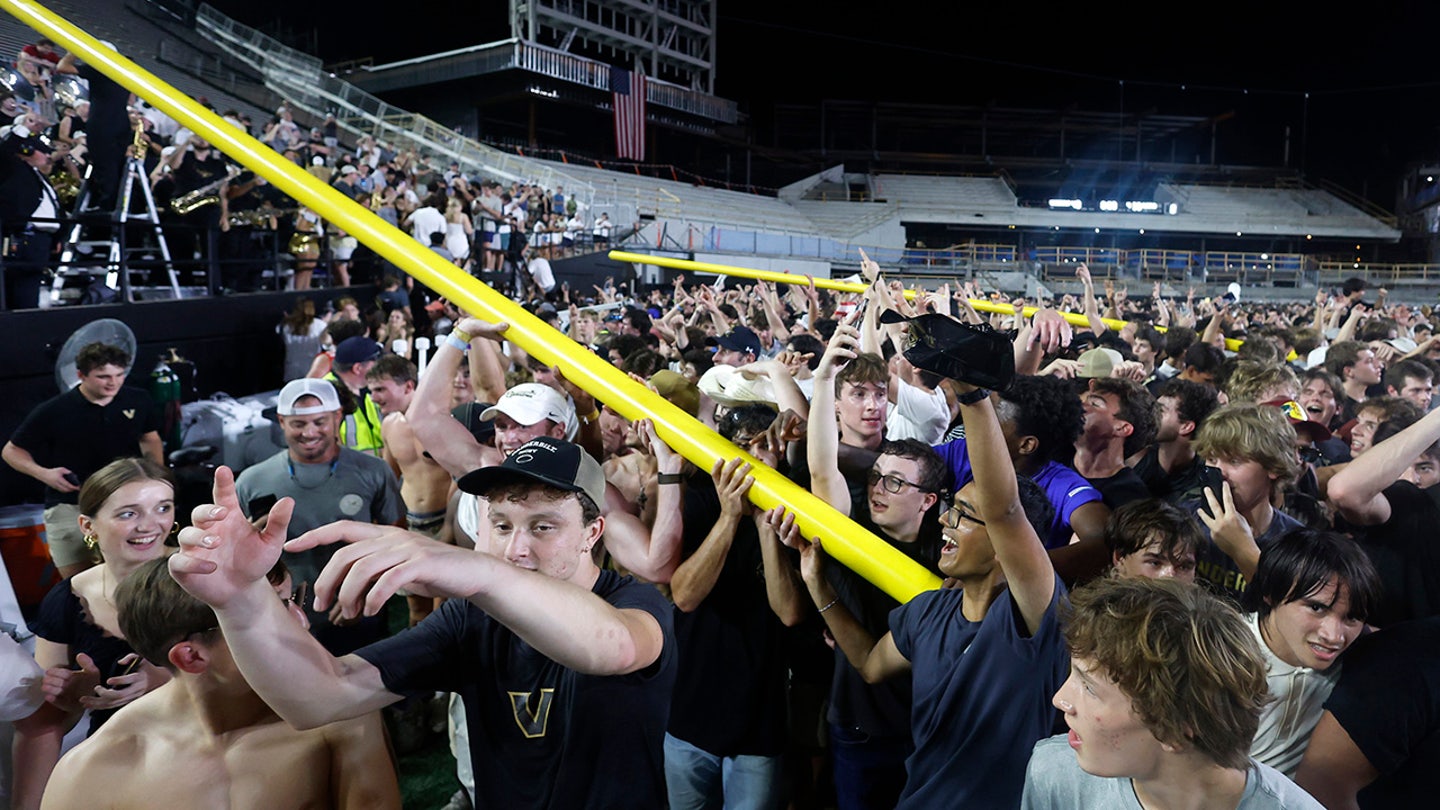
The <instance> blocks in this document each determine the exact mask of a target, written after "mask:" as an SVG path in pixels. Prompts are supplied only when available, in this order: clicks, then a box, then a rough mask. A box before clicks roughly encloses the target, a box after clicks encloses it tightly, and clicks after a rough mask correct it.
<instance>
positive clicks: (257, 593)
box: [170, 467, 485, 728]
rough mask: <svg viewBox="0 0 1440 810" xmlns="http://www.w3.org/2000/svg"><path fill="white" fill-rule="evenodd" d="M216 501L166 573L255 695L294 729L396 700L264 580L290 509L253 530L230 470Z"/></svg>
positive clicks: (224, 470) (286, 501) (218, 480)
mask: <svg viewBox="0 0 1440 810" xmlns="http://www.w3.org/2000/svg"><path fill="white" fill-rule="evenodd" d="M214 498H215V503H214V504H205V505H202V506H199V507H196V509H195V512H194V516H193V522H194V525H193V526H191V527H190V528H187V529H184V530H183V531H181V532H180V551H179V552H178V553H177V554H175V555H173V556H171V557H170V574H171V576H173V577H175V581H176V582H178V583H180V586H181V587H182V588H184V589H185V590H186V591H188V592H189V593H190V594H191V595H192V596H194V597H196V598H197V599H200V600H201V601H203V602H205V603H206V604H208V605H210V607H211V608H213V609H214V610H215V615H216V617H217V618H218V619H219V620H220V629H221V631H222V632H223V633H224V636H225V641H226V643H227V644H228V646H229V647H230V651H231V654H232V655H234V657H235V663H236V664H237V665H238V666H239V667H240V671H241V673H243V674H244V676H245V680H246V681H247V682H249V684H250V686H251V688H253V689H254V690H255V693H256V694H258V695H259V696H260V697H261V698H263V699H264V700H265V702H266V703H268V704H270V706H271V708H273V709H275V711H276V713H278V714H279V715H280V716H281V717H282V718H284V719H285V721H286V722H288V723H290V724H291V725H293V726H295V727H297V728H315V727H318V726H323V725H325V724H326V723H331V722H334V721H336V720H341V719H346V718H351V717H358V716H360V715H363V714H367V713H369V712H372V711H375V710H376V709H379V708H381V707H382V706H386V705H389V704H390V703H394V702H395V701H397V700H399V699H400V696H399V695H396V694H393V693H391V692H389V691H387V690H386V689H385V686H384V684H383V683H382V682H381V679H380V671H379V670H378V669H376V668H375V667H374V666H372V665H371V664H370V663H369V662H367V661H365V660H363V659H361V658H359V657H358V656H354V655H347V656H345V657H344V658H338V659H337V658H335V657H334V656H332V655H331V654H330V653H329V652H327V651H326V650H325V648H324V647H322V646H320V642H318V641H316V640H315V639H314V638H313V637H312V636H311V635H310V634H309V633H307V632H305V631H304V630H303V629H301V627H300V625H299V624H298V623H296V621H295V620H294V619H293V618H291V616H290V614H289V613H288V612H287V611H286V609H285V605H284V603H282V602H281V601H280V600H278V599H276V598H275V590H274V589H273V588H271V587H270V584H269V583H268V582H266V580H265V573H266V572H267V571H269V570H270V568H271V567H272V566H274V565H275V561H276V560H278V559H280V552H281V550H282V547H283V543H284V541H285V531H286V529H287V528H288V527H289V524H290V515H291V512H292V510H293V509H294V506H295V502H294V501H293V500H291V499H290V498H283V499H281V500H280V502H279V503H277V504H275V506H274V508H272V509H271V510H270V515H269V519H268V520H267V521H266V523H265V530H264V531H257V530H256V529H255V527H254V526H252V525H251V524H250V522H249V521H248V520H246V519H245V515H244V513H242V512H241V511H240V504H239V502H238V501H237V500H236V497H235V476H234V474H233V473H231V472H230V469H229V468H228V467H220V468H219V469H217V470H216V471H215V489H214ZM370 528H372V529H375V530H383V527H379V526H375V527H370ZM475 556H477V557H483V556H485V555H482V554H476V555H475Z"/></svg>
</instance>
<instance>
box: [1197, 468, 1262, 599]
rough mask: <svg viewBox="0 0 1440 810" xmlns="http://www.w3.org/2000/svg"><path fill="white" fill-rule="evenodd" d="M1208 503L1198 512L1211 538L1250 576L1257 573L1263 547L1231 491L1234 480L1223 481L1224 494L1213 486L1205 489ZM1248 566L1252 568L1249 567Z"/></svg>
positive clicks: (1221, 487)
mask: <svg viewBox="0 0 1440 810" xmlns="http://www.w3.org/2000/svg"><path fill="white" fill-rule="evenodd" d="M1205 503H1206V504H1207V505H1208V507H1209V511H1208V512H1207V511H1206V509H1205V507H1201V508H1200V509H1198V510H1196V512H1195V514H1196V515H1198V516H1199V518H1200V520H1201V521H1202V522H1204V524H1205V526H1206V528H1208V529H1209V530H1210V539H1211V540H1214V541H1215V545H1217V546H1219V547H1220V550H1221V551H1223V552H1225V553H1226V554H1227V555H1228V556H1229V557H1230V559H1232V560H1234V561H1235V563H1236V564H1237V565H1238V566H1239V567H1240V571H1241V573H1243V574H1245V576H1246V578H1249V577H1251V576H1252V575H1253V574H1254V566H1255V565H1258V563H1259V560H1260V548H1259V546H1257V545H1256V543H1255V534H1254V532H1253V531H1251V529H1250V524H1249V523H1247V522H1245V517H1244V516H1243V515H1241V514H1240V512H1239V511H1238V510H1237V509H1236V508H1235V498H1234V496H1233V495H1231V494H1230V482H1228V481H1224V482H1221V484H1220V495H1219V496H1218V497H1217V496H1216V494H1215V491H1214V490H1213V489H1210V488H1209V487H1206V488H1205ZM1247 568H1248V570H1247Z"/></svg>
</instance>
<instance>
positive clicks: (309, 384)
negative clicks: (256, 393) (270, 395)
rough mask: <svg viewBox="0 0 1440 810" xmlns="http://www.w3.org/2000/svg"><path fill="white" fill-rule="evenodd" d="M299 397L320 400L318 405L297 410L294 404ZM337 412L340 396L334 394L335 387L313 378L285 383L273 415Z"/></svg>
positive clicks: (306, 414)
mask: <svg viewBox="0 0 1440 810" xmlns="http://www.w3.org/2000/svg"><path fill="white" fill-rule="evenodd" d="M301 397H315V398H316V399H318V400H320V404H319V405H310V406H307V407H304V408H297V407H295V402H296V401H297V400H299V399H300V398H301ZM338 410H340V395H339V394H338V393H336V392H335V386H333V385H331V384H330V383H329V382H328V381H326V380H321V379H315V378H313V377H307V378H305V379H300V380H291V381H290V382H288V383H285V387H284V388H281V389H280V398H279V399H278V400H277V402H276V403H275V413H277V414H279V415H281V416H309V415H310V414H315V413H329V412H330V411H338Z"/></svg>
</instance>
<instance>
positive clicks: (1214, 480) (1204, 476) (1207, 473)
mask: <svg viewBox="0 0 1440 810" xmlns="http://www.w3.org/2000/svg"><path fill="white" fill-rule="evenodd" d="M1200 482H1201V484H1202V485H1203V486H1204V487H1205V488H1206V489H1208V490H1210V491H1211V492H1213V493H1215V497H1216V498H1221V497H1222V493H1223V492H1224V490H1223V485H1224V484H1225V476H1223V475H1221V474H1220V469H1219V468H1218V467H1211V466H1208V465H1207V466H1206V467H1205V470H1204V472H1202V473H1200Z"/></svg>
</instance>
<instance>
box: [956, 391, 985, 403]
mask: <svg viewBox="0 0 1440 810" xmlns="http://www.w3.org/2000/svg"><path fill="white" fill-rule="evenodd" d="M988 396H990V392H989V391H987V390H986V389H984V388H976V389H975V390H974V391H971V392H970V393H968V394H961V395H960V396H958V397H956V398H955V400H956V401H957V402H959V403H960V404H961V405H974V404H975V403H977V402H979V401H980V400H982V399H984V398H986V397H988Z"/></svg>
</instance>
